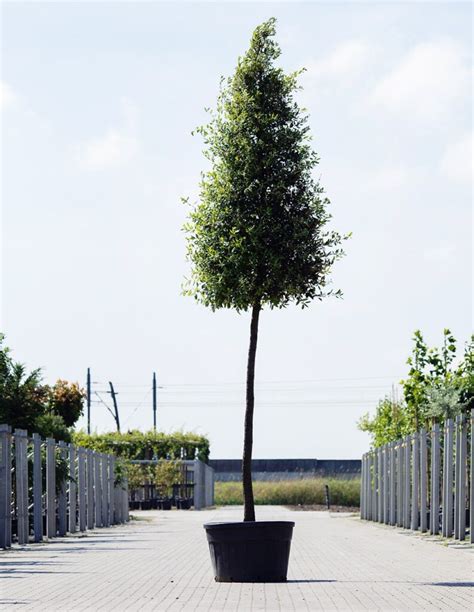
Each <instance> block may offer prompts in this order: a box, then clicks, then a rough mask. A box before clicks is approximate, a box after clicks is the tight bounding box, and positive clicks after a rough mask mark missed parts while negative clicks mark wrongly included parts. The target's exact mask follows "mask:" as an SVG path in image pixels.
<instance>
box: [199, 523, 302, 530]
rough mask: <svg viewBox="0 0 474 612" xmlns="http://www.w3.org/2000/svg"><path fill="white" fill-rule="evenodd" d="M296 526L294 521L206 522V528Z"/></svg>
mask: <svg viewBox="0 0 474 612" xmlns="http://www.w3.org/2000/svg"><path fill="white" fill-rule="evenodd" d="M290 526H291V527H294V526H295V523H294V521H239V522H227V521H216V522H214V523H204V525H203V527H204V529H247V528H249V529H255V528H257V527H290Z"/></svg>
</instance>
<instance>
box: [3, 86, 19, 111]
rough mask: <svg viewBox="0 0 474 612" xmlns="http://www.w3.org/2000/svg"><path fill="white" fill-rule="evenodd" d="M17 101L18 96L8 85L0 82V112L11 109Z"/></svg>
mask: <svg viewBox="0 0 474 612" xmlns="http://www.w3.org/2000/svg"><path fill="white" fill-rule="evenodd" d="M17 101H18V95H17V94H16V93H15V92H14V91H13V89H12V88H11V87H10V85H8V83H5V81H0V110H6V109H7V108H12V107H13V106H14V105H15V103H16V102H17Z"/></svg>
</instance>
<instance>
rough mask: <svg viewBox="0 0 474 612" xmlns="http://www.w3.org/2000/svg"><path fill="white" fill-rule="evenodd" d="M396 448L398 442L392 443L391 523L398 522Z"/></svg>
mask: <svg viewBox="0 0 474 612" xmlns="http://www.w3.org/2000/svg"><path fill="white" fill-rule="evenodd" d="M395 448H396V443H395V442H391V443H390V518H389V522H390V525H395V522H396V511H397V506H396V493H395V492H396V472H395Z"/></svg>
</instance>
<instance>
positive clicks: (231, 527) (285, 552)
mask: <svg viewBox="0 0 474 612" xmlns="http://www.w3.org/2000/svg"><path fill="white" fill-rule="evenodd" d="M294 526H295V524H294V523H293V522H291V521H261V522H260V521H259V522H254V523H253V522H248V523H206V524H205V525H204V529H205V530H206V534H207V541H208V542H209V551H210V553H211V560H212V566H213V568H214V574H215V580H216V581H217V582H285V581H286V574H287V571H288V559H289V556H290V545H291V537H292V535H293V527H294Z"/></svg>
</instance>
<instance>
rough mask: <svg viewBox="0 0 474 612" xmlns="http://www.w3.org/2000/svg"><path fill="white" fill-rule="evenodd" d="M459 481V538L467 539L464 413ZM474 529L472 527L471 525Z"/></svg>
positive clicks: (460, 431) (460, 435)
mask: <svg viewBox="0 0 474 612" xmlns="http://www.w3.org/2000/svg"><path fill="white" fill-rule="evenodd" d="M459 463H460V467H459V481H458V484H457V494H458V508H459V510H458V530H459V536H458V537H459V539H460V540H465V539H466V473H467V420H466V419H465V417H464V415H462V416H461V418H460V423H459ZM471 529H472V527H471Z"/></svg>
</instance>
